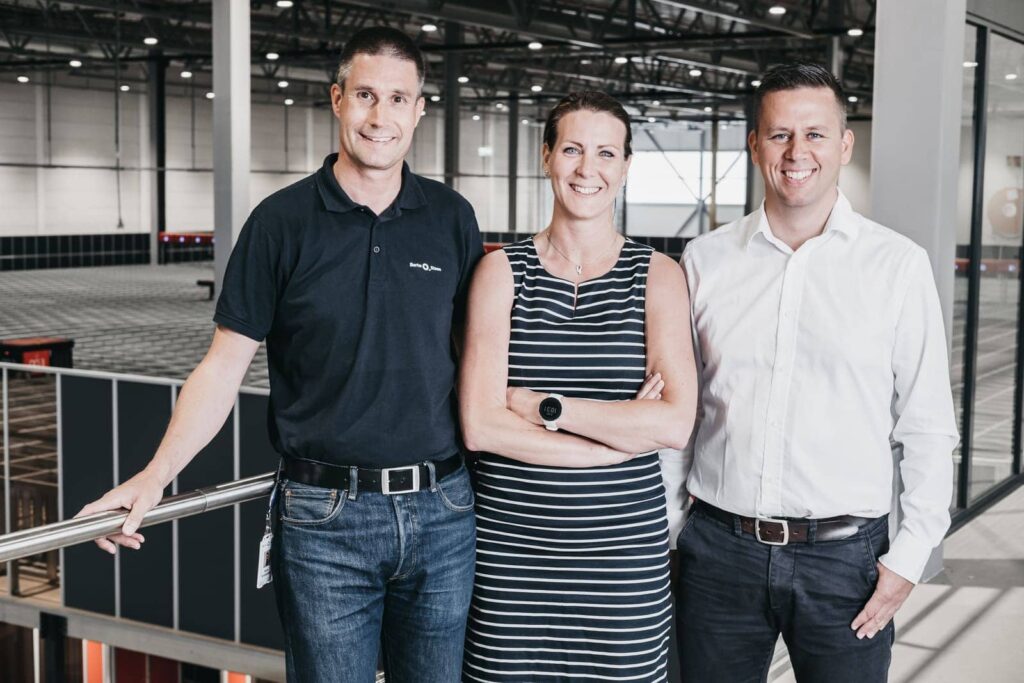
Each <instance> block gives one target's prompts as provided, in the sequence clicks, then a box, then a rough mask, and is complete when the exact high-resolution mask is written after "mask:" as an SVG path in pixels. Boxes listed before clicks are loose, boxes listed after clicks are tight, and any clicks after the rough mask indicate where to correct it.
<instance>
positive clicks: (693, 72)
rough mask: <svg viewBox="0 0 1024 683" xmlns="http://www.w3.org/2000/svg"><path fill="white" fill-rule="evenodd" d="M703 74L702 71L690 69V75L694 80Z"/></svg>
mask: <svg viewBox="0 0 1024 683" xmlns="http://www.w3.org/2000/svg"><path fill="white" fill-rule="evenodd" d="M702 73H704V72H703V71H701V70H700V69H690V75H691V76H693V77H694V78H696V77H697V76H700V75H701V74H702Z"/></svg>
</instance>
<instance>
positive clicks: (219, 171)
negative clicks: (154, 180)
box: [213, 0, 251, 292]
mask: <svg viewBox="0 0 1024 683" xmlns="http://www.w3.org/2000/svg"><path fill="white" fill-rule="evenodd" d="M249 63H250V54H249V3H248V2H246V1H245V0H214V3H213V92H214V100H213V222H214V233H213V234H214V240H215V246H214V268H215V271H216V276H215V277H216V286H217V291H218V292H219V291H220V284H221V282H223V280H224V271H225V269H226V268H227V265H228V256H230V254H231V247H232V246H234V244H235V239H236V238H237V237H238V233H239V231H240V230H241V229H242V225H243V224H244V223H245V219H246V218H247V217H248V215H249V156H250V149H249V146H250V128H251V123H250V116H251V114H250V94H249V81H250V65H249Z"/></svg>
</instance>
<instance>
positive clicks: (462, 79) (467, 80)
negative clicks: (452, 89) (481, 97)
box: [458, 76, 469, 83]
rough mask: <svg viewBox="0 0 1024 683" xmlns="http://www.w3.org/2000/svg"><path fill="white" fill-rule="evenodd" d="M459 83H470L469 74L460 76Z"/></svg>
mask: <svg viewBox="0 0 1024 683" xmlns="http://www.w3.org/2000/svg"><path fill="white" fill-rule="evenodd" d="M458 80H459V83H469V76H459V79H458Z"/></svg>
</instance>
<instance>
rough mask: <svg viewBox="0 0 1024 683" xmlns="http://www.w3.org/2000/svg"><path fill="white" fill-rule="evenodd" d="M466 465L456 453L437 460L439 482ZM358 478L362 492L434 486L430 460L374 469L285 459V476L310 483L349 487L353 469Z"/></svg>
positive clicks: (409, 491)
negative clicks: (428, 466) (428, 461)
mask: <svg viewBox="0 0 1024 683" xmlns="http://www.w3.org/2000/svg"><path fill="white" fill-rule="evenodd" d="M461 465H462V455H461V454H460V453H456V454H455V455H452V456H450V457H447V458H445V459H444V460H435V461H433V466H434V477H435V481H436V480H439V479H443V478H444V477H446V476H448V475H449V474H451V473H452V472H454V471H455V470H457V469H459V467H460V466H461ZM353 469H355V472H356V476H357V477H358V489H359V492H360V493H362V492H363V491H369V492H371V493H387V494H395V493H413V492H415V491H419V490H421V489H425V488H430V470H429V469H428V468H427V463H425V462H421V463H417V464H415V465H407V466H405V467H387V468H384V469H379V470H375V469H370V468H367V467H357V468H351V467H343V466H340V465H328V464H325V463H322V462H313V461H312V460H299V459H297V458H285V461H284V470H283V475H284V476H285V477H286V478H287V479H289V480H291V481H297V482H299V483H302V484H308V485H310V486H320V487H323V488H327V489H341V490H343V491H348V490H349V483H350V477H351V474H352V470H353Z"/></svg>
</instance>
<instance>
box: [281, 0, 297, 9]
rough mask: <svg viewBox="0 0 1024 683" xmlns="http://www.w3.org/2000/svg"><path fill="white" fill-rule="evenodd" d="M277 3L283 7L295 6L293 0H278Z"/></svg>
mask: <svg viewBox="0 0 1024 683" xmlns="http://www.w3.org/2000/svg"><path fill="white" fill-rule="evenodd" d="M276 4H277V6H278V7H280V8H281V9H288V8H289V7H291V6H293V5H294V4H295V3H294V2H292V0H277V3H276Z"/></svg>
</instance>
